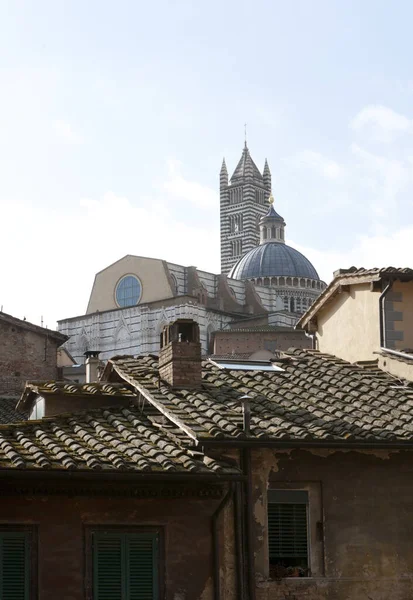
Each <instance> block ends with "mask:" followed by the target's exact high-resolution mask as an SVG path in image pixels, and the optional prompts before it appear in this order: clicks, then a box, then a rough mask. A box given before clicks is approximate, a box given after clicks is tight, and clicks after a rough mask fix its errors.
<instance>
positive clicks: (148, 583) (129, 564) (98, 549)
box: [92, 530, 159, 600]
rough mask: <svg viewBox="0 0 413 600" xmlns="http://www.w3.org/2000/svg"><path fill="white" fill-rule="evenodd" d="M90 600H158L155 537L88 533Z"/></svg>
mask: <svg viewBox="0 0 413 600" xmlns="http://www.w3.org/2000/svg"><path fill="white" fill-rule="evenodd" d="M92 556H93V560H92V569H93V577H92V586H93V594H92V598H93V600H158V599H159V533H157V532H142V533H140V532H125V531H115V530H114V531H110V530H107V531H103V530H100V531H93V532H92Z"/></svg>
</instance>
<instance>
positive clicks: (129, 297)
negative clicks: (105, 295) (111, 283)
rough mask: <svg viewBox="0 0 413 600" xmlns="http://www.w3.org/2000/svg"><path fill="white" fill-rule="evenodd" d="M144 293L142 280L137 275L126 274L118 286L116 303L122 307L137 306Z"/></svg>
mask: <svg viewBox="0 0 413 600" xmlns="http://www.w3.org/2000/svg"><path fill="white" fill-rule="evenodd" d="M141 295H142V285H141V282H140V281H139V279H138V278H137V277H135V275H125V277H122V279H120V281H119V282H118V284H117V286H116V292H115V297H116V304H117V305H118V306H120V307H121V308H124V307H125V306H136V304H138V302H139V300H140V299H141Z"/></svg>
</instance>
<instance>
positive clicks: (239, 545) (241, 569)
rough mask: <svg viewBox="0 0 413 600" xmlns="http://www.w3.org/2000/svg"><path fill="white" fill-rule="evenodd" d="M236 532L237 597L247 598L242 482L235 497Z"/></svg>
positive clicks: (236, 489) (241, 599)
mask: <svg viewBox="0 0 413 600" xmlns="http://www.w3.org/2000/svg"><path fill="white" fill-rule="evenodd" d="M234 532H235V570H236V577H237V592H236V598H238V599H239V600H245V562H244V545H243V540H244V539H245V535H244V519H243V516H242V484H241V483H240V482H238V481H237V482H236V483H235V498H234Z"/></svg>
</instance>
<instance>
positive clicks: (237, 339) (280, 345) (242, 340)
mask: <svg viewBox="0 0 413 600" xmlns="http://www.w3.org/2000/svg"><path fill="white" fill-rule="evenodd" d="M288 348H311V340H310V339H309V338H307V337H306V336H305V334H304V332H303V331H291V332H288V333H287V332H286V333H283V332H279V331H268V332H261V331H247V332H242V331H239V332H238V331H237V332H227V331H217V332H216V333H215V346H214V354H219V355H220V354H231V353H232V352H234V353H236V354H238V353H239V354H244V353H248V352H249V353H251V354H252V353H253V352H257V351H258V350H269V351H271V352H273V351H274V350H288Z"/></svg>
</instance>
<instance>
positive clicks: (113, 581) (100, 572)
mask: <svg viewBox="0 0 413 600" xmlns="http://www.w3.org/2000/svg"><path fill="white" fill-rule="evenodd" d="M122 558H123V557H122V536H120V535H111V534H104V533H103V534H98V535H96V536H94V548H93V571H94V573H93V580H94V581H93V598H94V600H124V598H125V595H124V590H123V587H122V583H123V582H122Z"/></svg>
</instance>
